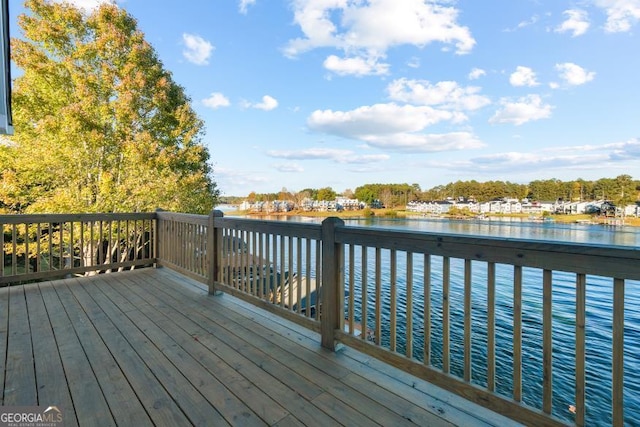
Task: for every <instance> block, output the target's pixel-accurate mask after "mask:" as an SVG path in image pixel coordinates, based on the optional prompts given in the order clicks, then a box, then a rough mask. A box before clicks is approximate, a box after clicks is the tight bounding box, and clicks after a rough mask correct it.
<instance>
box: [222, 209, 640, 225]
mask: <svg viewBox="0 0 640 427" xmlns="http://www.w3.org/2000/svg"><path fill="white" fill-rule="evenodd" d="M369 212H371V213H372V215H371V214H369V215H366V214H363V211H361V210H360V211H341V212H307V211H290V212H268V213H267V212H247V211H240V210H236V211H227V212H225V213H227V214H229V215H242V216H247V217H256V218H261V217H267V216H269V217H273V216H277V217H291V216H302V217H308V218H328V217H338V218H351V219H367V218H406V219H421V218H433V219H443V220H455V221H465V220H477V219H480V218H482V219H489V218H521V219H522V220H523V222H545V221H553V222H557V223H561V224H576V223H577V224H580V223H583V224H591V225H604V226H631V227H640V218H636V217H626V218H624V220H623V219H622V218H612V217H602V216H595V215H588V214H579V215H572V214H568V215H548V216H542V215H535V216H533V215H528V214H495V215H488V216H484V217H479V216H460V215H442V216H430V215H423V214H420V213H417V212H407V211H404V210H392V209H370V210H369ZM546 218H550V220H549V219H546ZM609 222H611V223H609Z"/></svg>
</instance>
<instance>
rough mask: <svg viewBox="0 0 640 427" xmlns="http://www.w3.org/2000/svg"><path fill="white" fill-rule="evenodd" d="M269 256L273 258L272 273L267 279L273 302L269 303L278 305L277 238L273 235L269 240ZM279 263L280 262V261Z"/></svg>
mask: <svg viewBox="0 0 640 427" xmlns="http://www.w3.org/2000/svg"><path fill="white" fill-rule="evenodd" d="M271 246H272V247H271V250H272V252H271V255H272V256H273V271H272V272H271V277H269V279H272V280H271V283H272V286H273V289H272V295H273V301H271V302H272V303H273V304H278V292H279V289H278V286H279V285H280V284H279V283H278V238H277V236H276V235H273V237H272V239H271ZM280 262H282V260H280Z"/></svg>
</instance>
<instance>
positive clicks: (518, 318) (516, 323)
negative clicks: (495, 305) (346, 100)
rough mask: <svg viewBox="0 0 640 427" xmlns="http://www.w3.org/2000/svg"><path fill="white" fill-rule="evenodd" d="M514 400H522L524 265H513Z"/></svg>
mask: <svg viewBox="0 0 640 427" xmlns="http://www.w3.org/2000/svg"><path fill="white" fill-rule="evenodd" d="M513 400H515V401H516V402H522V267H521V266H519V265H515V266H514V267H513Z"/></svg>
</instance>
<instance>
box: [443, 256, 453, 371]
mask: <svg viewBox="0 0 640 427" xmlns="http://www.w3.org/2000/svg"><path fill="white" fill-rule="evenodd" d="M450 279H451V259H450V258H449V257H443V258H442V371H443V372H444V373H445V374H448V373H449V370H450V365H449V362H450V354H449V351H450V343H449V335H450V331H449V286H450Z"/></svg>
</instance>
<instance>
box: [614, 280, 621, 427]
mask: <svg viewBox="0 0 640 427" xmlns="http://www.w3.org/2000/svg"><path fill="white" fill-rule="evenodd" d="M611 362H612V363H613V367H612V372H613V379H612V390H611V392H612V393H611V395H612V406H613V408H612V409H613V425H614V426H615V427H618V426H620V427H621V426H623V425H624V405H623V398H624V394H623V392H624V280H623V279H616V278H614V279H613V358H612V361H611Z"/></svg>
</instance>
